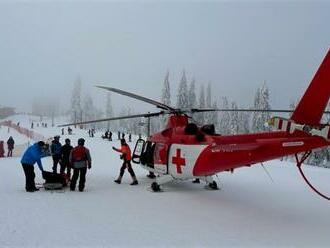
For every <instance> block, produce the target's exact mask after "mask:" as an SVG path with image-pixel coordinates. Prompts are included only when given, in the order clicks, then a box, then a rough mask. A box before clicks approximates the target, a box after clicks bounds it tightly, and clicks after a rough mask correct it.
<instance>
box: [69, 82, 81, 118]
mask: <svg viewBox="0 0 330 248" xmlns="http://www.w3.org/2000/svg"><path fill="white" fill-rule="evenodd" d="M70 115H71V121H72V122H77V121H78V120H81V115H82V108H81V80H80V78H78V79H77V80H76V81H75V82H74V86H73V91H72V96H71V112H70Z"/></svg>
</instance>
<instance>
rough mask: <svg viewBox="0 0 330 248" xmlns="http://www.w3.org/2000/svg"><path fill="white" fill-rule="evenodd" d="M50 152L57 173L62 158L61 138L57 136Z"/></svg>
mask: <svg viewBox="0 0 330 248" xmlns="http://www.w3.org/2000/svg"><path fill="white" fill-rule="evenodd" d="M50 152H51V154H52V157H53V172H54V173H57V164H58V163H59V162H60V159H61V156H62V144H61V143H60V136H58V135H56V136H55V137H54V140H53V141H52V144H51V146H50Z"/></svg>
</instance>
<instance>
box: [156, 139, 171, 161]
mask: <svg viewBox="0 0 330 248" xmlns="http://www.w3.org/2000/svg"><path fill="white" fill-rule="evenodd" d="M167 151H168V145H166V144H164V143H157V144H156V146H155V152H154V163H155V164H167Z"/></svg>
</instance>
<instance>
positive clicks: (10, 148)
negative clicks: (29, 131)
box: [7, 136, 15, 157]
mask: <svg viewBox="0 0 330 248" xmlns="http://www.w3.org/2000/svg"><path fill="white" fill-rule="evenodd" d="M14 144H15V141H14V139H13V137H11V136H10V137H9V139H8V140H7V146H8V154H7V157H12V156H13V150H14Z"/></svg>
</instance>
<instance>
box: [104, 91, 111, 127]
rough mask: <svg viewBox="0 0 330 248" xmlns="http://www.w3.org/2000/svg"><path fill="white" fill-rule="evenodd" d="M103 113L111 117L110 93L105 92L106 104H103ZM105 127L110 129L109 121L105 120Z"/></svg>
mask: <svg viewBox="0 0 330 248" xmlns="http://www.w3.org/2000/svg"><path fill="white" fill-rule="evenodd" d="M105 115H106V117H107V118H110V117H113V108H112V103H111V93H110V92H108V93H107V99H106V105H105ZM107 129H108V130H109V129H110V121H108V122H107Z"/></svg>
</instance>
